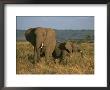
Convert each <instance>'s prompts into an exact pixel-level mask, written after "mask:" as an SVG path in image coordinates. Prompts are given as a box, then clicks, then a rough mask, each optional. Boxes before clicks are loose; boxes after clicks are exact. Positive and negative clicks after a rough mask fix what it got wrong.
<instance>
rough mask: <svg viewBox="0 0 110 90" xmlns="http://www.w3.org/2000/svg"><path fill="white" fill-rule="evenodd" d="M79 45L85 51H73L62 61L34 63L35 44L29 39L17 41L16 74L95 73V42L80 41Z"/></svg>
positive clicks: (42, 60) (43, 60)
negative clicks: (28, 40)
mask: <svg viewBox="0 0 110 90" xmlns="http://www.w3.org/2000/svg"><path fill="white" fill-rule="evenodd" d="M79 46H80V48H81V50H82V52H83V57H82V56H81V54H80V52H74V53H72V55H71V57H69V56H67V57H65V59H64V60H62V62H61V63H59V59H57V60H55V61H56V63H55V62H54V60H50V61H49V62H46V61H45V58H44V57H42V58H41V61H40V62H38V63H36V64H33V55H34V52H33V49H34V48H33V46H32V45H31V44H30V43H29V42H27V41H17V43H16V74H94V43H90V42H80V43H79Z"/></svg>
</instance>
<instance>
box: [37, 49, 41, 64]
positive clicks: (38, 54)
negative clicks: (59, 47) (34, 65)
mask: <svg viewBox="0 0 110 90" xmlns="http://www.w3.org/2000/svg"><path fill="white" fill-rule="evenodd" d="M40 51H41V48H38V49H37V62H39V61H40Z"/></svg>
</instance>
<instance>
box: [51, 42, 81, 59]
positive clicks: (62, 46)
mask: <svg viewBox="0 0 110 90" xmlns="http://www.w3.org/2000/svg"><path fill="white" fill-rule="evenodd" d="M73 52H81V50H80V47H79V46H78V45H77V44H76V43H73V42H71V41H67V42H63V43H57V45H56V47H55V50H54V52H53V57H54V58H55V59H57V58H60V59H64V58H65V56H70V55H71V54H72V53H73Z"/></svg>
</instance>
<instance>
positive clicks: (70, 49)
mask: <svg viewBox="0 0 110 90" xmlns="http://www.w3.org/2000/svg"><path fill="white" fill-rule="evenodd" d="M65 48H66V49H67V50H68V51H69V52H71V51H72V46H71V42H66V44H65Z"/></svg>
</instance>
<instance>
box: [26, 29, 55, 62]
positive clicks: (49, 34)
mask: <svg viewBox="0 0 110 90" xmlns="http://www.w3.org/2000/svg"><path fill="white" fill-rule="evenodd" d="M25 37H26V40H27V41H29V42H30V43H31V44H32V45H33V46H34V60H35V62H36V61H39V60H40V57H41V54H42V53H44V55H45V58H46V60H49V59H50V58H51V57H52V53H53V51H54V49H55V46H56V33H55V31H54V30H53V29H51V28H43V27H37V28H30V29H28V30H27V31H26V32H25ZM42 51H43V52H42Z"/></svg>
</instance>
